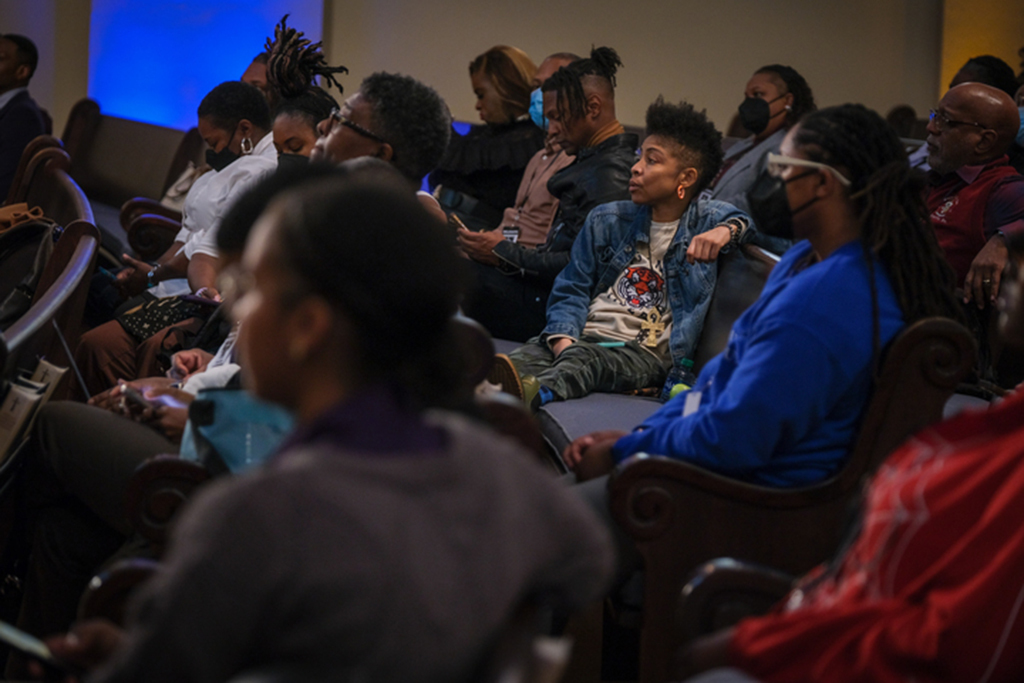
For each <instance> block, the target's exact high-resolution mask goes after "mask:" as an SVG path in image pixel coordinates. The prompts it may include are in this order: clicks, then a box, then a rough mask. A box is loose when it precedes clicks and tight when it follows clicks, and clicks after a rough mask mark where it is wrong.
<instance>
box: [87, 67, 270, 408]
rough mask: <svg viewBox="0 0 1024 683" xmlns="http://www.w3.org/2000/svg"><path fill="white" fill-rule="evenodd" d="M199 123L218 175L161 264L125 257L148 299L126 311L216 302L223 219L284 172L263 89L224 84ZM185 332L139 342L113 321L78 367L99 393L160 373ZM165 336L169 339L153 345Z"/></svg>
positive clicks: (131, 291) (132, 287) (200, 188)
mask: <svg viewBox="0 0 1024 683" xmlns="http://www.w3.org/2000/svg"><path fill="white" fill-rule="evenodd" d="M198 116H199V125H198V128H199V133H200V135H202V136H203V139H204V140H205V141H206V144H207V145H208V146H209V149H208V150H207V154H206V159H207V162H208V163H209V164H210V166H212V167H213V171H211V172H209V173H206V174H204V175H202V176H200V178H199V179H198V180H197V181H196V182H195V184H194V185H193V186H192V189H191V190H189V193H188V197H187V198H186V201H185V211H184V214H183V217H182V224H181V226H182V227H181V231H180V232H179V233H178V235H177V236H176V237H175V239H174V243H173V244H172V245H171V247H170V248H169V249H168V250H167V251H166V252H165V253H164V254H163V255H162V256H161V257H160V258H159V259H158V260H157V262H156V264H155V265H153V266H151V265H150V264H148V263H144V262H142V261H139V260H137V259H133V258H132V257H130V256H128V255H127V254H125V255H124V260H125V262H126V263H127V264H128V266H127V267H126V268H124V269H123V270H122V271H120V272H119V273H118V275H117V283H118V285H120V287H121V288H122V290H123V291H124V293H125V294H126V295H133V296H134V295H140V294H142V293H145V294H144V295H143V296H142V298H141V299H135V300H133V301H132V302H130V303H129V304H128V305H125V306H123V307H122V308H123V309H125V310H131V309H132V307H133V306H136V305H145V304H144V303H140V302H143V301H152V300H154V299H168V298H169V297H175V296H177V295H180V294H187V293H190V292H193V293H196V294H198V295H200V296H202V295H206V297H207V298H209V299H216V298H217V296H218V295H217V290H216V282H215V281H216V273H217V270H218V252H217V247H216V235H217V230H218V227H219V225H220V220H221V217H222V216H223V215H224V213H225V212H226V211H227V209H228V208H229V207H230V205H231V203H232V202H233V201H234V200H235V199H236V198H237V197H238V196H239V195H240V194H241V192H243V191H244V190H245V189H246V188H247V187H249V186H250V185H252V183H254V182H256V181H257V180H258V179H259V178H260V177H262V176H263V175H265V174H267V173H269V172H271V171H273V170H274V169H275V168H276V167H277V154H276V152H275V150H274V144H273V135H272V133H271V132H270V112H269V110H268V107H267V103H266V100H264V99H263V97H262V96H261V95H260V94H259V92H258V91H257V90H256V88H255V87H253V86H251V85H247V84H245V83H241V82H239V81H228V82H226V83H222V84H220V85H218V86H217V87H216V88H214V89H213V90H211V91H210V93H209V94H207V96H206V97H204V98H203V100H202V102H200V104H199V111H198ZM195 327H198V324H197V325H195ZM185 329H188V328H187V327H186V328H182V327H173V328H168V329H167V330H166V331H161V330H159V329H153V335H150V336H149V337H146V338H139V337H138V336H136V335H135V334H133V333H131V332H129V331H128V329H126V328H125V326H124V325H123V324H122V323H121V322H120V320H111V321H110V322H107V323H104V324H102V325H100V326H99V327H96V328H94V329H92V330H90V331H89V332H86V333H85V334H83V335H82V338H81V340H80V341H79V344H78V348H77V349H76V351H75V360H76V362H77V363H78V367H79V368H80V369H81V371H82V374H83V376H84V378H85V381H86V385H87V387H88V389H89V391H90V392H91V393H93V394H95V393H99V392H101V391H104V390H106V389H109V388H110V387H112V386H114V385H115V384H117V380H119V379H135V378H137V377H149V376H152V375H157V374H160V372H162V370H163V368H162V367H161V365H160V363H159V360H158V355H159V354H160V353H161V352H164V351H167V350H169V349H173V348H174V347H175V346H176V345H178V344H179V343H180V338H179V334H180V333H181V332H182V331H183V330H185ZM161 332H163V334H161ZM172 333H173V334H172ZM157 334H161V336H160V337H157V338H156V339H155V340H154V341H153V342H151V343H147V341H148V340H149V339H151V338H152V337H153V336H154V335H157ZM85 398H87V397H85Z"/></svg>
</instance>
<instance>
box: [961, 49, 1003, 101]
mask: <svg viewBox="0 0 1024 683" xmlns="http://www.w3.org/2000/svg"><path fill="white" fill-rule="evenodd" d="M963 83H985V84H986V85H991V86H992V87H993V88H996V89H998V90H1002V91H1003V92H1004V93H1006V94H1007V95H1009V96H1010V97H1013V96H1014V94H1015V93H1016V92H1017V87H1018V86H1019V85H1020V84H1019V83H1017V76H1016V75H1015V74H1014V73H1013V67H1011V66H1010V65H1009V64H1007V63H1006V62H1004V61H1003V60H1001V59H999V58H998V57H993V56H992V55H982V56H981V57H971V58H970V59H968V60H967V62H966V63H965V64H964V65H963V66H962V67H960V70H959V71H957V72H956V73H955V74H954V75H953V80H951V81H950V82H949V88H950V90H952V89H953V88H955V87H956V86H958V85H961V84H963Z"/></svg>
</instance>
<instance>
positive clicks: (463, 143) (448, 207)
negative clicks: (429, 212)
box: [430, 45, 545, 231]
mask: <svg viewBox="0 0 1024 683" xmlns="http://www.w3.org/2000/svg"><path fill="white" fill-rule="evenodd" d="M536 73H537V66H536V65H535V64H534V63H533V61H532V60H531V59H530V58H529V57H528V56H527V55H526V53H525V52H523V51H522V50H520V49H519V48H516V47H510V46H508V45H497V46H495V47H492V48H491V49H490V50H488V51H487V52H484V53H483V54H481V55H478V56H477V57H476V59H474V60H473V61H472V62H471V63H470V65H469V80H470V84H471V85H472V87H473V94H474V95H475V96H476V110H477V112H478V113H479V115H480V120H481V121H482V122H483V123H484V125H482V126H473V127H472V128H470V130H469V132H468V133H467V134H466V135H464V136H463V135H456V136H453V137H452V141H451V144H450V145H449V146H448V151H447V152H446V153H445V155H444V158H443V159H442V160H441V163H440V164H439V165H438V167H437V170H436V171H434V172H433V173H431V174H430V186H431V187H432V188H433V189H434V194H435V196H437V198H438V199H439V200H440V202H441V206H443V207H444V209H445V211H446V212H448V213H451V214H455V215H456V216H458V217H459V219H460V220H461V221H462V222H463V223H464V224H465V225H466V226H467V227H468V228H469V229H470V230H477V231H479V230H493V229H495V228H497V227H498V225H499V224H500V223H501V220H502V215H503V213H504V210H505V208H506V207H509V206H514V205H515V203H516V191H517V190H518V188H519V183H520V181H521V180H522V178H523V172H524V171H525V169H526V165H527V164H528V163H530V159H532V158H533V155H534V154H536V153H537V152H538V151H539V150H540V149H541V148H542V147H543V146H544V138H545V133H544V131H543V130H541V129H540V128H538V127H537V126H536V125H534V123H533V121H532V120H531V119H530V113H529V112H530V93H531V92H532V91H533V78H534V76H535V75H536Z"/></svg>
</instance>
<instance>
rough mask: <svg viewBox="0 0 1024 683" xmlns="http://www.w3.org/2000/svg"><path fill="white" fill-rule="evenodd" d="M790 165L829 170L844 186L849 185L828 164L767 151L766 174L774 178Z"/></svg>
mask: <svg viewBox="0 0 1024 683" xmlns="http://www.w3.org/2000/svg"><path fill="white" fill-rule="evenodd" d="M790 166H800V167H803V168H818V169H821V170H824V171H828V172H830V173H831V174H832V175H833V176H835V178H836V180H838V181H839V182H840V183H842V184H843V185H844V186H846V187H849V186H850V181H849V180H848V179H847V178H846V176H844V175H843V174H842V173H840V172H839V171H837V170H836V169H834V168H832V167H831V166H829V165H828V164H822V163H819V162H817V161H811V160H810V159H797V158H796V157H787V156H783V155H781V154H774V153H772V152H768V174H769V175H772V176H775V177H776V178H780V177H782V174H783V173H785V172H786V169H787V168H789V167H790Z"/></svg>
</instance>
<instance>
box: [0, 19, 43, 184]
mask: <svg viewBox="0 0 1024 683" xmlns="http://www.w3.org/2000/svg"><path fill="white" fill-rule="evenodd" d="M38 63H39V51H38V50H36V46H35V43H33V42H32V41H31V40H29V39H28V38H26V37H25V36H19V35H17V34H14V33H8V34H6V35H0V201H2V200H3V199H5V198H6V197H7V192H8V190H10V188H11V182H12V181H13V180H14V174H15V172H16V171H17V170H18V162H19V161H20V160H21V153H22V152H23V151H25V146H26V145H27V144H28V143H29V142H31V141H32V139H33V138H35V137H36V136H38V135H42V134H43V133H45V132H46V123H45V120H44V118H43V113H42V112H41V111H40V110H39V106H38V105H37V104H36V103H35V100H33V99H32V98H31V97H30V96H29V94H28V82H29V81H30V80H32V74H34V73H35V72H36V65H37V64H38Z"/></svg>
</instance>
